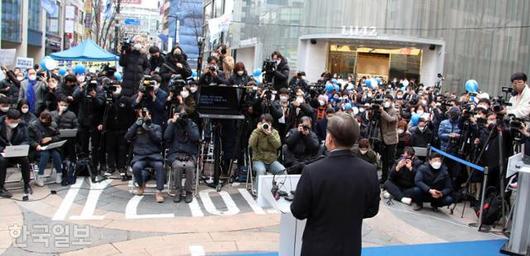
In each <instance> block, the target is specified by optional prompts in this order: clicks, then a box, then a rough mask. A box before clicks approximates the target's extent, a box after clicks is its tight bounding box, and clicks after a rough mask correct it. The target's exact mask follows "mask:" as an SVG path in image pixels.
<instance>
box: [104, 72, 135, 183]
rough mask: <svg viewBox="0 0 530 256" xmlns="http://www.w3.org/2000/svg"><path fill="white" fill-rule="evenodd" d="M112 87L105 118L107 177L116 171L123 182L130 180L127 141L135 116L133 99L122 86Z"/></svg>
mask: <svg viewBox="0 0 530 256" xmlns="http://www.w3.org/2000/svg"><path fill="white" fill-rule="evenodd" d="M110 86H111V89H110V92H107V93H111V94H110V95H107V97H111V98H110V101H109V100H107V102H106V104H108V105H107V106H106V107H107V108H108V113H107V116H106V117H104V118H106V120H104V121H105V122H106V123H105V124H106V125H105V131H104V132H105V134H104V136H105V137H104V140H105V153H106V156H107V161H106V162H107V167H108V170H107V173H105V175H106V176H110V175H112V174H113V173H114V172H115V171H118V172H119V173H120V177H121V180H122V181H127V180H130V176H129V175H128V174H127V167H126V164H127V155H128V154H129V143H127V140H125V134H126V132H127V129H129V127H130V126H131V125H132V124H133V123H134V121H135V114H134V109H133V108H132V107H131V98H130V97H128V96H125V95H123V89H122V87H121V85H120V84H118V83H114V84H112V85H110Z"/></svg>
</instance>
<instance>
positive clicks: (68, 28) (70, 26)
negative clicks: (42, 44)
mask: <svg viewBox="0 0 530 256" xmlns="http://www.w3.org/2000/svg"><path fill="white" fill-rule="evenodd" d="M74 26H75V21H73V20H65V21H64V33H74Z"/></svg>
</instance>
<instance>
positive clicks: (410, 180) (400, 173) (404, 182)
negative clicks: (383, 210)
mask: <svg viewBox="0 0 530 256" xmlns="http://www.w3.org/2000/svg"><path fill="white" fill-rule="evenodd" d="M422 164H423V162H422V161H421V160H420V159H418V158H417V157H416V152H415V151H414V149H413V148H411V147H406V148H405V150H404V151H403V154H402V157H401V158H400V159H399V160H398V161H397V162H396V164H395V165H394V166H393V167H392V170H391V171H390V175H389V176H388V180H387V181H386V182H385V184H384V185H383V188H384V189H385V190H386V191H385V192H384V193H383V197H384V198H385V199H390V198H393V199H395V200H397V201H400V202H402V203H404V204H407V205H410V204H411V203H412V198H411V195H412V194H413V190H414V187H415V176H416V170H417V169H418V168H419V167H420V166H421V165H422Z"/></svg>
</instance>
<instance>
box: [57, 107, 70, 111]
mask: <svg viewBox="0 0 530 256" xmlns="http://www.w3.org/2000/svg"><path fill="white" fill-rule="evenodd" d="M67 108H68V107H67V106H59V112H64V111H66V109H67Z"/></svg>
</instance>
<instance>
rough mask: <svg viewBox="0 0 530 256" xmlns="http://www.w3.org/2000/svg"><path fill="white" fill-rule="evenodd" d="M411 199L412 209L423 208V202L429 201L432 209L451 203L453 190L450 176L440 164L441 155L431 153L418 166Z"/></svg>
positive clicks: (435, 209) (452, 201)
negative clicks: (426, 159)
mask: <svg viewBox="0 0 530 256" xmlns="http://www.w3.org/2000/svg"><path fill="white" fill-rule="evenodd" d="M414 183H415V185H416V187H414V189H413V191H412V196H411V197H412V200H413V201H414V202H415V205H414V208H413V209H414V210H415V211H419V210H421V209H423V202H431V207H432V209H433V211H437V210H438V208H439V207H443V206H447V205H451V204H452V203H454V199H453V198H452V197H451V192H452V191H453V187H452V183H451V178H450V177H449V173H448V171H447V167H446V166H445V165H443V164H442V156H441V155H439V154H437V153H432V154H431V155H430V156H429V161H428V162H426V163H425V164H424V165H422V166H420V167H419V168H418V169H417V171H416V175H415V177H414Z"/></svg>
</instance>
